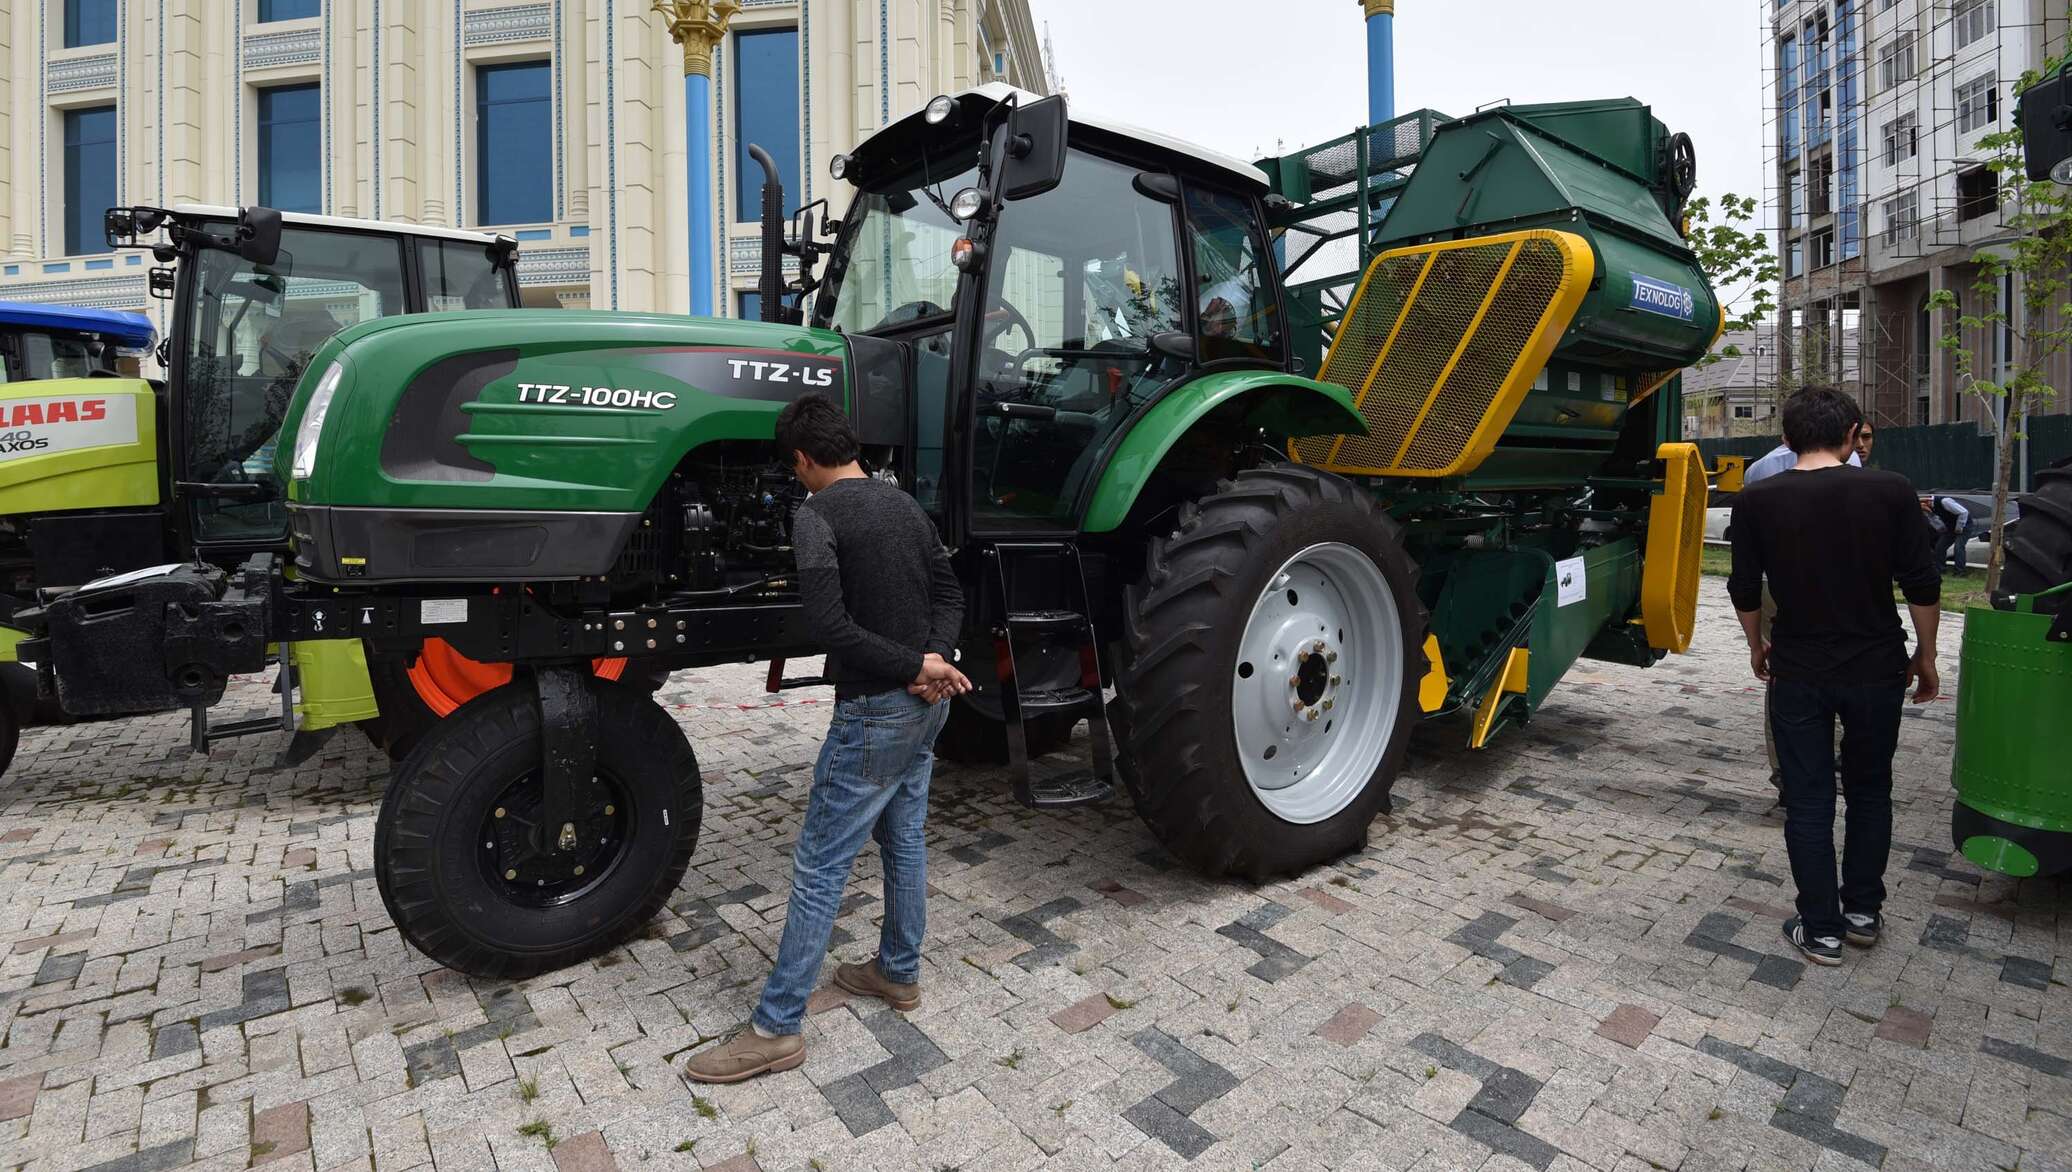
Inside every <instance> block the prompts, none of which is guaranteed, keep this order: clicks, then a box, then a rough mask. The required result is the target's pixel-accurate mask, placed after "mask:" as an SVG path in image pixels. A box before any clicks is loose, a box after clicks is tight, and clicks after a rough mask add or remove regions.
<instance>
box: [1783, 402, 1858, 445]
mask: <svg viewBox="0 0 2072 1172" xmlns="http://www.w3.org/2000/svg"><path fill="white" fill-rule="evenodd" d="M1862 422H1863V408H1861V407H1859V406H1857V405H1856V400H1854V399H1852V398H1850V397H1849V396H1847V395H1845V394H1843V393H1842V392H1840V391H1838V390H1836V389H1834V388H1833V387H1801V388H1799V390H1798V391H1797V392H1796V393H1794V394H1793V395H1792V397H1791V398H1789V399H1786V400H1785V401H1784V443H1785V446H1786V447H1789V448H1790V449H1791V450H1792V451H1794V452H1797V453H1799V454H1800V455H1804V454H1805V453H1807V452H1832V451H1835V450H1837V449H1839V448H1842V447H1845V446H1847V444H1848V443H1849V429H1850V428H1852V427H1856V426H1858V425H1859V424H1861V423H1862Z"/></svg>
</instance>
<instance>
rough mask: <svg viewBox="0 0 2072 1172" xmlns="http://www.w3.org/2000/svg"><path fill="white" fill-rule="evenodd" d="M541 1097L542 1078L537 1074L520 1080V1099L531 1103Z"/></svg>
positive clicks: (522, 1101)
mask: <svg viewBox="0 0 2072 1172" xmlns="http://www.w3.org/2000/svg"><path fill="white" fill-rule="evenodd" d="M539 1097H540V1080H539V1078H538V1077H537V1076H534V1077H532V1078H521V1079H519V1080H518V1101H519V1102H521V1103H530V1102H532V1101H533V1100H534V1099H537V1098H539Z"/></svg>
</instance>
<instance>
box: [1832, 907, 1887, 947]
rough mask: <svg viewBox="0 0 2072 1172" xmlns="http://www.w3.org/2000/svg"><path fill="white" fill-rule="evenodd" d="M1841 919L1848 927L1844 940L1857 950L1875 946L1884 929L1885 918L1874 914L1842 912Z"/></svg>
mask: <svg viewBox="0 0 2072 1172" xmlns="http://www.w3.org/2000/svg"><path fill="white" fill-rule="evenodd" d="M1842 919H1843V920H1844V921H1845V922H1846V923H1847V924H1848V925H1849V927H1848V929H1847V931H1846V933H1845V936H1846V938H1847V939H1848V941H1849V943H1851V944H1854V945H1856V946H1857V947H1859V948H1869V947H1870V946H1871V945H1873V944H1876V943H1877V942H1878V935H1879V933H1880V932H1881V931H1882V930H1883V929H1884V927H1885V918H1884V917H1883V916H1880V915H1879V914H1878V913H1876V912H1843V913H1842Z"/></svg>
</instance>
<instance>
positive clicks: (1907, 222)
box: [1885, 191, 1921, 246]
mask: <svg viewBox="0 0 2072 1172" xmlns="http://www.w3.org/2000/svg"><path fill="white" fill-rule="evenodd" d="M1920 234H1921V196H1920V193H1919V192H1914V191H1909V192H1905V193H1903V194H1901V195H1899V196H1897V197H1895V198H1892V199H1888V200H1886V201H1885V243H1886V245H1887V246H1890V245H1894V244H1898V243H1899V242H1900V241H1902V240H1912V239H1914V238H1915V237H1916V236H1919V235H1920Z"/></svg>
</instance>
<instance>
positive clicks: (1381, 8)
mask: <svg viewBox="0 0 2072 1172" xmlns="http://www.w3.org/2000/svg"><path fill="white" fill-rule="evenodd" d="M1360 7H1362V8H1364V9H1366V10H1367V15H1368V16H1370V17H1371V16H1394V15H1395V14H1396V0H1360Z"/></svg>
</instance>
